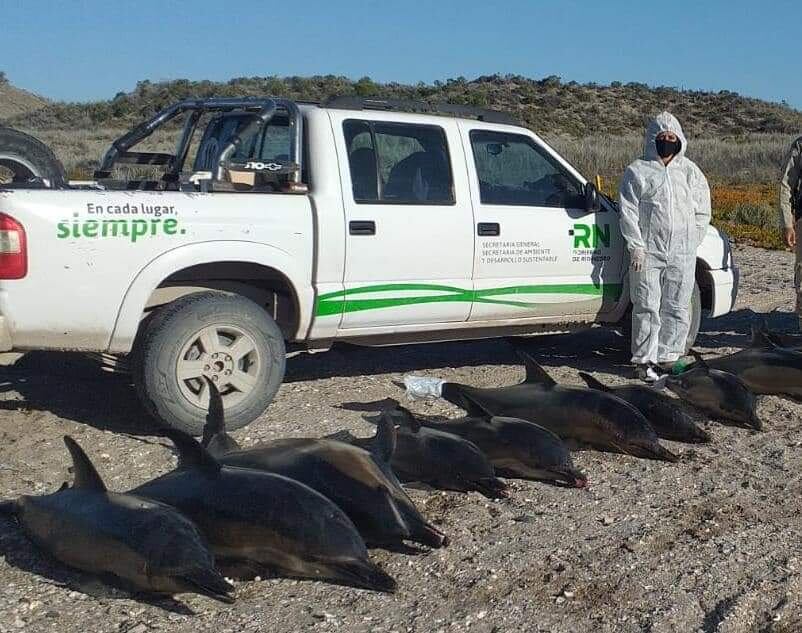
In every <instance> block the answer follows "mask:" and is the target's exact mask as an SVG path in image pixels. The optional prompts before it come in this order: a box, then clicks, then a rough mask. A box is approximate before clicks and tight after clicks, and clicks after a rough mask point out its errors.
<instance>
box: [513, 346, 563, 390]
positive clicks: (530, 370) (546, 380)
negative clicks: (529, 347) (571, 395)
mask: <svg viewBox="0 0 802 633" xmlns="http://www.w3.org/2000/svg"><path fill="white" fill-rule="evenodd" d="M517 351H518V356H520V357H521V360H523V362H524V367H525V368H526V378H525V379H524V382H525V383H529V384H537V385H542V386H543V387H554V386H555V385H556V384H557V383H556V382H555V381H554V378H552V377H551V376H549V375H548V374H547V373H546V370H545V369H543V368H542V367H541V366H540V364H539V363H538V362H537V361H536V360H535V359H534V358H532V357H531V356H530V355H529V354H527V353H526V352H524V351H522V350H517Z"/></svg>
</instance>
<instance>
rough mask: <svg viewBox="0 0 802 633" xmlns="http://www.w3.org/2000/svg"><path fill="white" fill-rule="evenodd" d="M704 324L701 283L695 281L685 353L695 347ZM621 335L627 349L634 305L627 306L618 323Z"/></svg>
mask: <svg viewBox="0 0 802 633" xmlns="http://www.w3.org/2000/svg"><path fill="white" fill-rule="evenodd" d="M701 325H702V292H701V290H700V289H699V284H698V283H694V285H693V294H692V295H691V327H690V329H689V330H688V338H687V339H686V341H685V353H686V354H687V353H688V351H690V349H691V348H692V347H693V345H694V343H695V342H696V337H697V336H698V335H699V328H700V327H701ZM618 329H619V331H620V332H621V336H622V337H623V339H624V340H625V341H626V343H627V346H628V347H627V349H629V348H630V347H631V340H632V305H631V304H630V306H629V307H628V308H627V311H626V313H625V314H624V316H623V318H622V319H621V321H619V323H618Z"/></svg>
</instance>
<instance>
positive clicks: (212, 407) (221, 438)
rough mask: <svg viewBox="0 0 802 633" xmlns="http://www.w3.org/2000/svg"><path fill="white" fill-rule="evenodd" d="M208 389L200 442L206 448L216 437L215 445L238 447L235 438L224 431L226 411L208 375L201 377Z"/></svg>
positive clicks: (218, 392)
mask: <svg viewBox="0 0 802 633" xmlns="http://www.w3.org/2000/svg"><path fill="white" fill-rule="evenodd" d="M203 378H204V380H205V381H206V385H207V388H208V389H209V410H208V412H207V414H206V424H204V425H203V437H202V438H201V444H202V445H203V446H204V447H205V448H208V447H209V445H210V444H211V443H212V440H214V439H215V437H217V438H218V441H217V442H216V444H217V445H225V446H226V448H227V449H228V450H237V449H239V444H237V442H236V440H235V439H234V438H233V437H231V436H230V435H229V434H228V433H226V413H225V407H223V397H222V396H221V395H220V390H219V389H218V388H217V385H215V384H214V383H213V382H212V381H211V380H209V378H208V376H204V377H203Z"/></svg>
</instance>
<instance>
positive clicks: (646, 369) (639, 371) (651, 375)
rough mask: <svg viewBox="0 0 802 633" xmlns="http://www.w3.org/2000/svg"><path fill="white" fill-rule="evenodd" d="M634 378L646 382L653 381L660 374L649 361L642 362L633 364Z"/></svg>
mask: <svg viewBox="0 0 802 633" xmlns="http://www.w3.org/2000/svg"><path fill="white" fill-rule="evenodd" d="M635 378H637V379H638V380H642V381H644V382H647V383H653V382H655V381H656V380H657V379H658V378H660V376H659V374H658V373H657V372H656V371H655V370H654V367H652V366H651V364H650V363H644V364H643V365H635Z"/></svg>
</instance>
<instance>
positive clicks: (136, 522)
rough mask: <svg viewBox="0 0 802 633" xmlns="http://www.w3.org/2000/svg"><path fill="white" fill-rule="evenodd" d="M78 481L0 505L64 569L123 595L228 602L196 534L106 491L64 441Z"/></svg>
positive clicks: (183, 523)
mask: <svg viewBox="0 0 802 633" xmlns="http://www.w3.org/2000/svg"><path fill="white" fill-rule="evenodd" d="M64 443H65V444H66V445H67V449H68V450H69V451H70V455H71V456H72V462H73V472H74V473H75V481H74V483H73V486H72V488H70V487H67V484H64V486H62V488H61V490H59V491H58V492H55V493H52V494H49V495H43V496H39V497H34V496H27V495H24V496H22V497H20V498H19V499H17V500H15V501H6V502H4V503H2V504H0V510H2V511H3V512H5V513H8V514H11V515H13V516H14V517H15V518H16V520H17V521H18V522H19V524H20V526H21V527H22V529H23V530H24V532H25V533H26V534H27V535H28V537H29V538H30V539H31V540H32V541H33V542H34V543H36V544H37V545H38V546H39V547H41V548H42V549H43V550H45V551H47V552H48V553H49V554H51V555H52V556H53V557H54V558H55V559H57V560H59V561H61V562H62V563H64V564H65V565H68V566H70V567H74V568H76V569H80V570H82V571H86V572H90V573H92V574H96V575H99V576H101V577H106V578H109V579H111V580H113V581H114V582H115V584H118V585H121V586H123V587H125V588H126V589H131V590H133V591H138V592H146V593H154V594H166V595H173V594H177V593H184V592H191V593H198V594H201V595H204V596H208V597H210V598H214V599H216V600H220V601H222V602H227V603H230V602H233V599H232V598H231V597H230V596H229V595H228V594H229V592H230V591H231V589H232V587H231V585H230V584H229V583H227V582H226V581H225V579H224V578H223V576H222V575H220V573H219V572H218V571H217V570H216V569H215V567H214V558H213V556H212V554H211V553H210V551H209V549H208V547H207V545H206V541H205V540H204V537H203V536H202V535H201V532H200V531H199V530H198V528H197V527H196V526H195V525H194V524H193V523H192V522H191V521H190V520H189V519H187V518H186V517H185V516H183V515H182V514H180V513H179V512H178V511H177V510H175V509H174V508H172V507H169V506H166V505H164V504H162V503H158V502H156V501H150V500H147V499H143V498H140V497H136V496H133V495H127V494H119V493H115V492H109V491H108V490H107V489H106V486H105V485H104V484H103V480H102V479H101V478H100V475H98V473H97V471H96V470H95V467H94V466H93V465H92V462H91V461H90V460H89V458H88V457H87V456H86V454H85V453H84V452H83V450H82V449H81V447H80V446H78V444H77V443H76V442H75V441H74V440H73V439H72V438H71V437H69V436H65V437H64Z"/></svg>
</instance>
